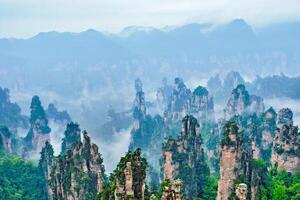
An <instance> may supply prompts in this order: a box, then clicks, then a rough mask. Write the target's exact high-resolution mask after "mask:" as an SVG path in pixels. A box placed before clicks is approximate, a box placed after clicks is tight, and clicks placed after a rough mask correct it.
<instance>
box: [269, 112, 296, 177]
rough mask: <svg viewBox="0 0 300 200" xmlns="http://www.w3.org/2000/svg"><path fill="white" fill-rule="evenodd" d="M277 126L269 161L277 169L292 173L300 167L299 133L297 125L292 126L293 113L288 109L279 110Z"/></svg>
mask: <svg viewBox="0 0 300 200" xmlns="http://www.w3.org/2000/svg"><path fill="white" fill-rule="evenodd" d="M278 126H279V130H278V131H277V132H276V134H275V139H274V142H273V149H272V158H271V163H272V165H273V166H277V167H278V169H284V170H286V171H287V172H291V173H294V172H296V171H297V170H298V169H300V145H299V144H300V133H299V130H298V127H297V126H293V113H292V111H291V110H290V109H282V110H280V111H279V113H278Z"/></svg>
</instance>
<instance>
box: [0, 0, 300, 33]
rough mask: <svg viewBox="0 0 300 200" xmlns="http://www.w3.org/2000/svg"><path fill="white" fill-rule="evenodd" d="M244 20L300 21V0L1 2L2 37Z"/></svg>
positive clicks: (16, 0)
mask: <svg viewBox="0 0 300 200" xmlns="http://www.w3.org/2000/svg"><path fill="white" fill-rule="evenodd" d="M235 18H243V19H245V20H246V21H248V22H249V23H250V24H252V25H254V26H257V27H260V26H263V25H266V24H269V23H273V22H281V21H286V20H299V19H300V3H299V1H298V0H285V1H283V0H264V1H261V0H210V1H207V0H185V1H181V0H165V1H159V0H145V1H140V0H110V1H104V0H85V1H80V0H73V1H71V0H64V1H61V0H43V1H40V0H23V1H18V0H0V28H1V30H0V36H1V37H11V36H14V37H29V36H32V35H34V34H36V33H38V32H41V31H50V30H57V31H76V32H78V31H82V30H86V29H89V28H95V29H99V30H106V31H113V32H116V31H120V30H121V29H122V28H124V27H126V26H130V25H142V26H155V27H163V26H167V25H180V24H185V23H191V22H204V23H205V22H215V23H224V22H227V21H230V20H232V19H235Z"/></svg>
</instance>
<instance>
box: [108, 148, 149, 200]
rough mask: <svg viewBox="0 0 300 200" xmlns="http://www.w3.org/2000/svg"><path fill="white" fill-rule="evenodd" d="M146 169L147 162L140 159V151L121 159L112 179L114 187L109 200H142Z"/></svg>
mask: <svg viewBox="0 0 300 200" xmlns="http://www.w3.org/2000/svg"><path fill="white" fill-rule="evenodd" d="M146 167H147V162H146V160H145V159H144V158H142V157H141V151H140V149H137V150H136V151H134V152H132V153H131V152H129V153H127V154H126V156H125V157H123V158H121V161H120V163H119V164H118V166H117V169H116V170H115V171H114V174H113V177H112V179H113V180H112V182H114V183H115V185H116V188H115V190H114V197H110V198H109V199H115V200H125V199H130V198H131V199H144V195H145V178H146Z"/></svg>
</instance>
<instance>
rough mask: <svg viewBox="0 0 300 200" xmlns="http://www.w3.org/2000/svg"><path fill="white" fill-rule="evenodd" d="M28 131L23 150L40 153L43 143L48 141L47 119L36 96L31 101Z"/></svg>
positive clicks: (48, 128)
mask: <svg viewBox="0 0 300 200" xmlns="http://www.w3.org/2000/svg"><path fill="white" fill-rule="evenodd" d="M30 109H31V113H30V130H29V132H28V134H27V136H26V137H25V142H26V146H25V148H26V149H27V150H29V151H33V152H40V151H41V149H42V148H43V147H44V145H45V143H46V142H47V141H48V142H49V141H50V131H51V129H50V127H49V126H48V119H47V117H46V113H45V111H44V108H43V106H42V104H41V101H40V99H39V97H38V96H34V97H33V98H32V101H31V106H30Z"/></svg>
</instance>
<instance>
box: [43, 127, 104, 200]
mask: <svg viewBox="0 0 300 200" xmlns="http://www.w3.org/2000/svg"><path fill="white" fill-rule="evenodd" d="M47 144H48V143H47ZM47 148H48V149H49V147H48V145H46V146H45V147H44V149H43V151H42V159H41V161H40V163H44V164H43V169H44V174H45V175H46V176H47V177H48V178H47V179H48V184H49V187H50V189H48V190H50V192H48V193H49V195H50V196H51V199H58V200H64V199H70V200H81V199H95V198H96V196H97V195H99V194H100V193H101V192H102V191H103V181H104V180H103V178H104V166H103V164H102V163H103V160H102V156H101V154H100V153H99V152H98V147H97V145H95V144H92V143H91V141H90V137H89V136H88V135H87V133H86V132H83V142H80V141H79V142H76V143H75V144H74V145H73V146H72V148H71V149H69V150H67V153H66V155H59V156H58V157H56V158H55V159H53V154H52V156H51V151H49V150H47ZM49 152H50V153H49ZM52 153H53V151H52ZM51 159H52V160H51ZM42 161H43V162H42ZM49 177H50V178H49ZM79 185H81V187H78V186H79ZM83 186H84V187H83Z"/></svg>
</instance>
